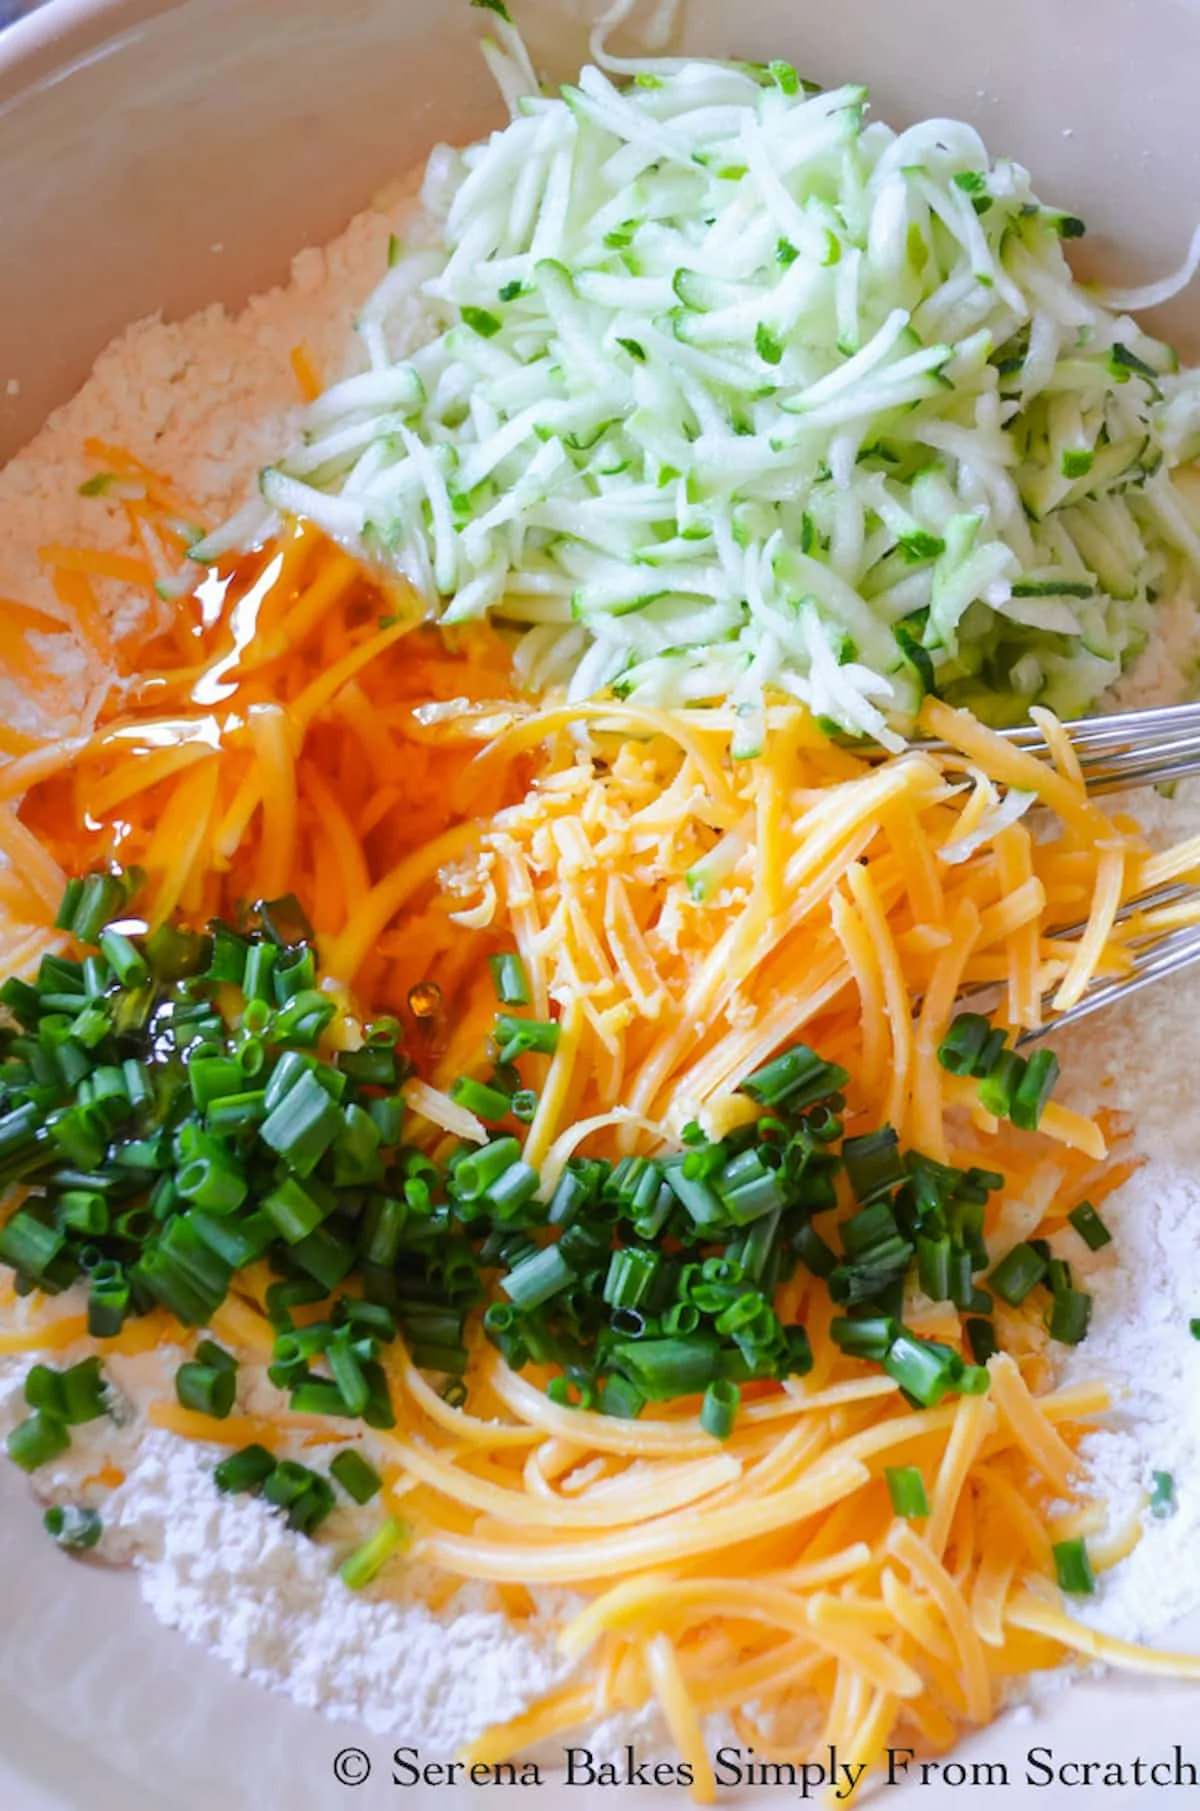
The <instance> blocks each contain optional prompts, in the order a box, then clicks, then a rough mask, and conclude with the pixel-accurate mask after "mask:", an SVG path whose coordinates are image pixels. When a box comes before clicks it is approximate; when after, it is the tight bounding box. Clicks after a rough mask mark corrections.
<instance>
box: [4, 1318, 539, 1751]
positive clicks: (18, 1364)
mask: <svg viewBox="0 0 1200 1811" xmlns="http://www.w3.org/2000/svg"><path fill="white" fill-rule="evenodd" d="M82 1356H84V1349H83V1348H80V1349H79V1351H78V1352H75V1353H68V1354H66V1355H64V1361H63V1362H71V1361H72V1360H73V1359H76V1358H79V1357H82ZM175 1362H177V1355H176V1358H175V1359H166V1360H162V1361H158V1360H156V1359H153V1358H152V1359H149V1360H138V1361H130V1360H127V1359H121V1358H119V1357H118V1358H110V1359H109V1361H108V1362H107V1364H106V1367H105V1369H106V1375H107V1376H108V1378H109V1379H110V1381H111V1382H112V1383H114V1384H115V1386H116V1388H117V1390H118V1392H119V1394H120V1399H121V1400H122V1402H123V1404H124V1405H126V1413H125V1414H122V1415H121V1417H120V1423H121V1424H120V1425H115V1424H114V1422H113V1421H111V1420H103V1421H98V1422H92V1423H89V1424H88V1425H87V1426H85V1427H82V1428H77V1429H75V1430H74V1432H73V1435H72V1442H71V1448H70V1451H69V1452H67V1453H66V1454H64V1455H63V1457H62V1458H61V1459H60V1460H58V1461H56V1462H54V1463H53V1464H52V1465H49V1466H46V1467H44V1468H43V1469H42V1470H41V1471H39V1473H38V1476H37V1480H36V1487H37V1490H38V1493H39V1495H40V1496H41V1497H42V1498H43V1499H44V1500H45V1501H47V1502H51V1501H53V1502H88V1501H91V1502H93V1503H94V1504H95V1505H96V1506H97V1507H98V1508H100V1509H101V1510H102V1513H103V1517H104V1544H103V1549H102V1557H103V1558H104V1559H105V1560H106V1561H108V1562H109V1563H110V1564H113V1565H129V1566H131V1567H133V1568H134V1570H135V1572H136V1577H137V1580H138V1584H139V1586H140V1589H141V1594H142V1597H143V1598H144V1600H145V1602H146V1603H147V1604H148V1605H149V1607H150V1608H151V1610H152V1611H153V1612H154V1614H155V1616H157V1617H158V1619H159V1621H160V1622H163V1623H165V1624H166V1625H167V1626H168V1627H169V1628H173V1629H178V1630H179V1631H180V1632H181V1633H182V1634H183V1635H185V1636H186V1637H187V1638H188V1639H189V1640H191V1641H196V1642H200V1643H201V1644H202V1645H203V1646H205V1647H206V1648H208V1649H210V1651H211V1652H212V1653H214V1654H216V1655H217V1656H218V1657H219V1658H220V1659H221V1660H223V1661H224V1662H225V1663H226V1664H227V1665H228V1666H231V1667H232V1668H233V1669H234V1670H235V1671H236V1672H238V1673H241V1674H243V1675H244V1676H245V1677H247V1678H249V1679H251V1680H253V1681H254V1682H255V1683H256V1684H258V1685H263V1686H268V1687H271V1688H274V1689H277V1690H278V1689H282V1690H284V1691H286V1692H287V1693H288V1695H289V1696H290V1697H292V1698H294V1699H295V1700H296V1701H297V1703H299V1704H302V1705H304V1706H306V1707H308V1708H310V1709H320V1710H323V1711H324V1712H325V1713H326V1714H327V1715H329V1716H332V1717H338V1718H343V1719H346V1720H348V1721H361V1722H364V1723H366V1724H367V1725H368V1727H369V1728H371V1729H373V1730H375V1731H377V1732H379V1733H381V1734H383V1733H395V1734H396V1735H397V1736H398V1737H401V1738H402V1739H403V1740H404V1741H405V1742H412V1743H416V1744H419V1745H420V1746H421V1747H422V1748H424V1749H426V1750H427V1751H428V1752H429V1753H430V1754H440V1755H443V1756H450V1755H452V1754H454V1753H455V1751H456V1750H457V1749H459V1748H460V1747H461V1746H462V1745H463V1743H464V1742H467V1741H470V1740H471V1739H472V1738H473V1737H475V1736H477V1735H479V1734H480V1733H481V1732H482V1731H483V1730H484V1729H486V1728H487V1727H488V1725H489V1724H491V1723H496V1722H504V1721H507V1720H508V1719H509V1718H511V1717H514V1716H517V1715H518V1714H519V1713H520V1712H521V1711H523V1710H525V1709H526V1708H527V1707H528V1705H529V1704H530V1703H531V1702H532V1701H533V1700H534V1699H536V1698H538V1697H541V1696H542V1695H544V1694H545V1693H547V1692H550V1691H553V1690H554V1689H555V1688H556V1687H557V1686H558V1685H560V1684H562V1683H563V1682H564V1681H565V1680H566V1679H567V1678H568V1677H569V1676H570V1673H571V1671H572V1666H571V1664H570V1663H567V1662H565V1661H564V1660H563V1659H562V1658H561V1657H560V1656H559V1655H558V1653H557V1651H556V1646H555V1641H556V1635H557V1630H558V1626H559V1618H558V1616H557V1615H556V1614H555V1612H556V1611H557V1610H558V1609H559V1608H560V1604H559V1602H558V1601H557V1600H556V1598H555V1596H553V1595H548V1596H547V1598H546V1600H545V1602H544V1604H543V1614H542V1615H541V1616H539V1617H536V1618H530V1619H529V1620H528V1621H527V1622H526V1623H524V1624H520V1625H518V1624H515V1623H512V1622H510V1621H509V1620H508V1618H507V1617H506V1616H504V1615H503V1614H501V1613H500V1612H499V1611H498V1610H497V1609H496V1608H494V1607H490V1606H489V1602H488V1599H489V1593H488V1591H487V1589H486V1588H485V1587H476V1586H470V1585H468V1586H464V1587H462V1588H461V1589H460V1590H458V1591H457V1592H456V1593H455V1594H454V1595H453V1597H451V1598H450V1600H449V1601H448V1602H447V1603H446V1604H445V1606H444V1607H443V1608H441V1609H439V1610H434V1609H432V1608H430V1607H429V1606H428V1605H427V1604H426V1603H424V1602H423V1601H421V1597H420V1592H421V1590H422V1588H423V1587H424V1586H425V1585H426V1584H427V1582H428V1581H427V1579H426V1578H425V1577H424V1576H421V1575H418V1574H417V1572H416V1569H415V1568H414V1572H413V1574H412V1575H406V1574H405V1572H404V1570H403V1568H393V1570H392V1572H391V1574H390V1575H389V1590H390V1591H391V1593H392V1595H389V1596H383V1595H380V1594H379V1593H378V1592H373V1593H356V1592H352V1591H349V1590H347V1588H346V1586H345V1585H344V1584H343V1583H342V1581H341V1579H340V1577H339V1576H338V1567H339V1565H340V1563H341V1561H342V1560H343V1559H344V1558H345V1556H346V1555H347V1553H349V1552H352V1551H353V1550H354V1548H355V1547H356V1546H357V1545H358V1544H359V1543H360V1542H361V1541H362V1540H363V1539H365V1538H366V1536H367V1535H368V1534H369V1533H371V1532H372V1531H373V1529H374V1528H375V1527H376V1526H377V1525H378V1521H379V1514H378V1507H377V1506H376V1507H375V1508H374V1509H372V1508H370V1507H368V1508H366V1509H363V1510H359V1509H356V1508H354V1507H353V1506H351V1505H349V1504H347V1503H346V1502H345V1499H340V1503H339V1507H338V1509H337V1510H336V1511H335V1512H334V1514H333V1515H332V1516H331V1517H330V1519H329V1520H328V1521H327V1522H326V1523H325V1525H324V1527H323V1528H322V1531H321V1539H320V1541H309V1540H307V1539H305V1538H304V1537H303V1536H300V1535H296V1534H292V1533H291V1532H289V1530H288V1529H287V1527H286V1525H285V1524H284V1522H283V1521H282V1519H281V1518H280V1517H279V1516H278V1515H277V1514H276V1513H275V1512H274V1511H272V1510H271V1509H270V1508H269V1507H268V1506H267V1505H266V1504H265V1503H262V1502H259V1501H257V1500H255V1499H253V1498H250V1497H244V1496H238V1497H233V1496H223V1495H222V1494H221V1493H220V1492H219V1491H218V1490H217V1489H216V1486H215V1485H214V1483H213V1476H212V1474H213V1467H214V1464H215V1463H216V1461H217V1460H218V1459H219V1458H221V1457H222V1456H223V1455H222V1453H221V1452H220V1451H219V1450H217V1449H215V1448H212V1447H208V1446H203V1445H194V1444H192V1443H191V1442H189V1441H186V1440H182V1439H180V1438H179V1437H178V1436H176V1435H173V1434H168V1433H163V1432H161V1431H158V1430H156V1429H154V1428H152V1427H150V1426H149V1425H148V1424H147V1422H146V1420H145V1418H144V1409H145V1405H146V1403H147V1402H149V1401H151V1400H155V1399H157V1400H159V1401H162V1400H165V1399H166V1398H168V1397H169V1395H170V1394H171V1371H172V1369H173V1365H174V1363H175ZM29 1363H30V1361H29V1360H7V1361H4V1362H3V1363H0V1433H6V1432H7V1431H8V1429H9V1428H11V1427H12V1426H13V1425H14V1424H15V1423H16V1422H17V1421H19V1420H21V1419H22V1418H23V1416H24V1415H25V1414H26V1413H27V1412H28V1411H27V1409H26V1407H25V1404H24V1396H23V1380H24V1375H25V1372H26V1370H27V1369H28V1368H29ZM243 1369H244V1371H245V1367H244V1368H243ZM263 1387H264V1386H263V1385H262V1384H261V1382H260V1381H259V1380H258V1379H252V1380H250V1381H249V1387H248V1390H247V1389H246V1386H245V1385H243V1391H244V1399H243V1406H244V1407H249V1408H252V1407H253V1406H254V1404H255V1392H256V1391H258V1392H261V1390H262V1389H263ZM264 1400H265V1398H264ZM291 1456H292V1457H295V1458H297V1459H300V1460H301V1461H302V1462H312V1454H311V1453H309V1452H305V1451H304V1450H303V1448H297V1450H296V1451H295V1452H294V1453H293V1454H292V1455H291ZM105 1464H110V1465H116V1466H118V1467H119V1468H120V1469H121V1470H122V1471H123V1472H124V1473H125V1482H124V1483H123V1484H120V1485H118V1486H117V1488H116V1489H113V1490H104V1491H101V1492H99V1493H97V1491H96V1489H95V1488H94V1487H91V1486H89V1484H88V1482H87V1480H89V1479H90V1478H92V1477H93V1476H94V1475H95V1474H96V1473H97V1472H98V1471H99V1470H100V1468H101V1467H102V1466H103V1465H105ZM64 1588H69V1580H64ZM561 1607H565V1605H563V1606H561Z"/></svg>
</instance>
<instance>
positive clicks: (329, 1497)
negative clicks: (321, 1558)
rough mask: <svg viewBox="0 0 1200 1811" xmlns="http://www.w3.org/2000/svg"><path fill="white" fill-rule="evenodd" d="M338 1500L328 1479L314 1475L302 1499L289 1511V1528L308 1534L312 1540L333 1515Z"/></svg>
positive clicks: (298, 1532)
mask: <svg viewBox="0 0 1200 1811" xmlns="http://www.w3.org/2000/svg"><path fill="white" fill-rule="evenodd" d="M335 1507H336V1499H335V1497H334V1494H333V1486H332V1484H330V1483H329V1481H328V1480H327V1479H326V1478H319V1477H318V1476H317V1474H316V1473H315V1472H314V1473H312V1477H311V1482H310V1483H309V1486H308V1489H307V1490H306V1491H305V1492H304V1495H303V1496H302V1497H299V1498H298V1499H297V1500H296V1502H294V1503H293V1504H292V1506H291V1508H290V1509H289V1510H288V1518H287V1522H288V1527H289V1528H291V1529H293V1530H294V1531H295V1532H296V1533H297V1534H306V1535H308V1537H309V1539H310V1540H311V1539H312V1538H313V1536H314V1535H315V1534H316V1532H317V1529H318V1528H319V1527H320V1525H321V1523H322V1522H323V1521H324V1520H325V1519H326V1517H327V1516H329V1515H331V1514H332V1513H333V1510H334V1508H335Z"/></svg>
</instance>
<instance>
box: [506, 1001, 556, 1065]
mask: <svg viewBox="0 0 1200 1811" xmlns="http://www.w3.org/2000/svg"><path fill="white" fill-rule="evenodd" d="M558 1035H559V1028H558V1026H557V1025H556V1024H554V1023H552V1022H551V1021H550V1020H549V1019H517V1018H514V1017H513V1016H512V1015H511V1014H510V1013H506V1012H498V1013H497V1014H496V1045H497V1049H498V1053H499V1057H500V1061H501V1062H502V1063H511V1062H514V1061H515V1059H516V1058H517V1057H519V1056H524V1055H525V1054H526V1052H528V1051H537V1052H540V1053H541V1054H542V1055H544V1056H553V1055H554V1052H555V1051H556V1050H557V1049H558Z"/></svg>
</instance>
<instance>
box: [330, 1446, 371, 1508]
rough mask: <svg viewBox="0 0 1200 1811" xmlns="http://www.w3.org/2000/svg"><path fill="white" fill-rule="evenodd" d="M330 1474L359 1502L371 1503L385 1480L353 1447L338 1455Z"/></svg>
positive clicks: (332, 1463)
mask: <svg viewBox="0 0 1200 1811" xmlns="http://www.w3.org/2000/svg"><path fill="white" fill-rule="evenodd" d="M329 1475H330V1477H332V1478H336V1480H337V1482H338V1483H339V1484H340V1485H341V1487H342V1489H343V1490H344V1491H345V1492H346V1495H347V1496H348V1497H352V1498H353V1500H354V1501H355V1502H356V1503H358V1504H360V1505H361V1504H364V1503H369V1502H370V1501H371V1499H372V1497H377V1496H378V1495H379V1492H380V1491H381V1490H382V1489H383V1480H382V1478H381V1477H380V1476H379V1474H378V1472H377V1471H375V1470H374V1469H373V1468H372V1467H371V1466H370V1465H368V1464H367V1461H366V1460H365V1459H364V1458H363V1456H362V1454H361V1453H357V1452H355V1450H354V1448H353V1447H347V1449H346V1450H345V1452H341V1453H339V1454H338V1455H337V1457H336V1459H334V1460H332V1461H331V1463H330V1466H329Z"/></svg>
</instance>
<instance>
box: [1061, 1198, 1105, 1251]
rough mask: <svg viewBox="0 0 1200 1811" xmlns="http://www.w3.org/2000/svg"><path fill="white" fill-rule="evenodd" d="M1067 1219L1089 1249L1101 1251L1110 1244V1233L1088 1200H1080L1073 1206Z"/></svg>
mask: <svg viewBox="0 0 1200 1811" xmlns="http://www.w3.org/2000/svg"><path fill="white" fill-rule="evenodd" d="M1067 1219H1068V1220H1069V1221H1070V1222H1071V1225H1072V1226H1073V1227H1074V1228H1075V1231H1076V1232H1077V1233H1078V1234H1079V1236H1080V1238H1081V1239H1082V1240H1083V1242H1084V1244H1085V1245H1086V1246H1087V1248H1088V1250H1089V1251H1102V1250H1103V1249H1104V1247H1105V1246H1106V1245H1111V1244H1112V1234H1111V1233H1110V1232H1109V1230H1108V1228H1107V1226H1106V1225H1105V1224H1104V1221H1103V1220H1102V1219H1101V1218H1100V1216H1099V1214H1098V1213H1097V1212H1096V1210H1095V1208H1094V1207H1093V1206H1092V1204H1091V1202H1090V1201H1081V1202H1080V1203H1079V1206H1078V1207H1073V1208H1072V1209H1071V1211H1070V1213H1069V1214H1068V1215H1067Z"/></svg>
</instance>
